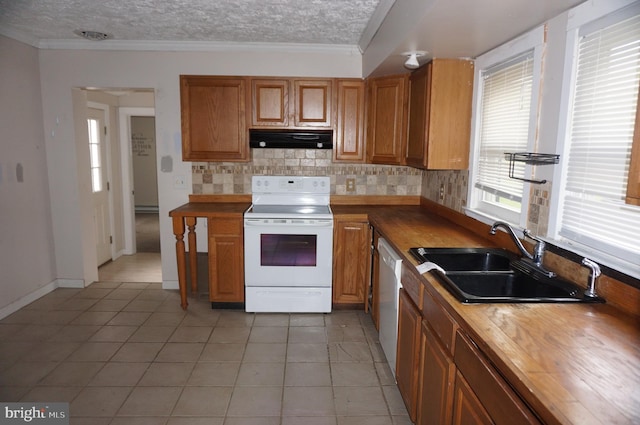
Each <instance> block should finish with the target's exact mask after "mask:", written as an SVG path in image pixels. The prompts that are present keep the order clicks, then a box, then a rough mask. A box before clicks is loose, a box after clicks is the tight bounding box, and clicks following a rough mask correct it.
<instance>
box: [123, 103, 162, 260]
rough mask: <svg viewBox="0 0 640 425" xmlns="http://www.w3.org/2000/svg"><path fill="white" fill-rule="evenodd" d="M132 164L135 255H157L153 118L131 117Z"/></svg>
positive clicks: (158, 249)
mask: <svg viewBox="0 0 640 425" xmlns="http://www.w3.org/2000/svg"><path fill="white" fill-rule="evenodd" d="M130 128H131V136H130V142H131V164H132V167H133V199H134V211H135V228H136V231H135V236H136V248H135V249H136V252H137V253H141V252H157V253H159V252H160V222H159V219H160V218H159V215H158V177H157V165H156V140H155V134H156V129H155V117H153V116H139V115H133V116H131V117H130Z"/></svg>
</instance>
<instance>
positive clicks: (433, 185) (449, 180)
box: [192, 149, 551, 235]
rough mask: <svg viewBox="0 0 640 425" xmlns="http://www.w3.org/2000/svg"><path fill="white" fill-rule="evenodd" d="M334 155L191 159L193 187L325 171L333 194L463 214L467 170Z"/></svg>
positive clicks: (271, 153) (543, 215)
mask: <svg viewBox="0 0 640 425" xmlns="http://www.w3.org/2000/svg"><path fill="white" fill-rule="evenodd" d="M332 154H333V151H332V150H317V149H254V150H253V151H252V155H253V159H252V161H251V162H242V163H239V162H215V163H214V162H194V163H193V164H192V180H193V187H192V190H193V193H194V194H205V195H233V194H250V193H251V176H253V175H293V176H329V177H331V193H332V194H334V195H411V196H422V197H423V198H426V199H429V200H431V201H433V202H436V203H438V204H440V205H444V206H445V207H447V208H451V209H453V210H455V211H457V212H459V213H462V214H464V208H466V206H467V188H468V184H469V182H468V181H469V172H468V171H467V170H419V169H416V168H411V167H402V166H393V165H371V164H341V163H336V162H333V160H332ZM347 179H354V181H355V190H353V191H350V192H347ZM550 191H551V188H550V183H547V184H545V185H535V186H534V187H532V189H531V194H530V198H529V215H528V219H527V227H528V228H529V229H530V230H531V231H532V232H534V234H537V235H544V234H546V231H547V226H548V222H549V193H550Z"/></svg>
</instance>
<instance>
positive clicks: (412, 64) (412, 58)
mask: <svg viewBox="0 0 640 425" xmlns="http://www.w3.org/2000/svg"><path fill="white" fill-rule="evenodd" d="M426 54H427V52H422V51H416V52H406V53H403V54H402V55H403V56H408V59H407V60H406V61H405V63H404V67H405V68H407V69H417V68H419V67H420V62H418V58H419V57H422V56H424V55H426Z"/></svg>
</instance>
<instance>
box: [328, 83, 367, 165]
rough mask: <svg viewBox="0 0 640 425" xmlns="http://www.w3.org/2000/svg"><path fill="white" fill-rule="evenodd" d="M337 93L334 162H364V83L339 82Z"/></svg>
mask: <svg viewBox="0 0 640 425" xmlns="http://www.w3.org/2000/svg"><path fill="white" fill-rule="evenodd" d="M336 92H337V96H336V98H337V100H336V117H335V144H334V147H333V152H334V160H335V161H345V162H364V161H365V151H364V82H363V81H360V80H338V82H337V85H336Z"/></svg>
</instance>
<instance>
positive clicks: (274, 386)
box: [0, 281, 410, 425]
mask: <svg viewBox="0 0 640 425" xmlns="http://www.w3.org/2000/svg"><path fill="white" fill-rule="evenodd" d="M0 400H2V401H42V402H47V401H49V402H53V401H67V402H69V403H70V411H71V424H74V425H78V424H92V425H103V424H104V425H106V424H111V425H122V424H134V425H144V424H152V425H187V424H207V425H240V424H242V425H259V424H260V425H261V424H268V425H294V424H304V425H351V424H367V425H392V424H409V423H410V421H409V419H408V417H407V414H406V409H405V407H404V404H403V402H402V400H401V397H400V394H399V392H398V390H397V387H396V386H395V384H394V381H393V378H392V375H391V372H390V370H389V367H388V366H387V364H386V361H385V359H384V354H383V353H382V351H381V349H380V345H379V343H378V339H377V333H376V331H375V328H374V326H373V323H372V321H371V318H370V316H368V315H366V314H365V313H364V312H361V311H335V312H333V313H331V314H326V315H324V314H250V313H245V312H242V311H237V310H236V311H232V310H212V309H211V306H210V303H209V302H207V301H206V300H203V299H195V298H191V299H190V306H189V309H188V310H187V311H186V312H185V311H183V310H182V309H181V308H180V306H179V295H178V293H177V291H167V290H162V289H161V286H160V284H159V283H140V282H128V283H120V282H107V281H105V282H98V283H95V284H93V285H91V286H89V287H87V288H85V289H57V290H55V291H53V292H52V293H50V294H48V295H46V296H44V297H42V298H41V299H39V300H37V301H35V302H33V303H32V304H30V305H28V306H26V307H24V308H22V309H21V310H19V311H17V312H16V313H14V314H12V315H10V316H8V317H6V318H5V319H3V320H1V321H0Z"/></svg>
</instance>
